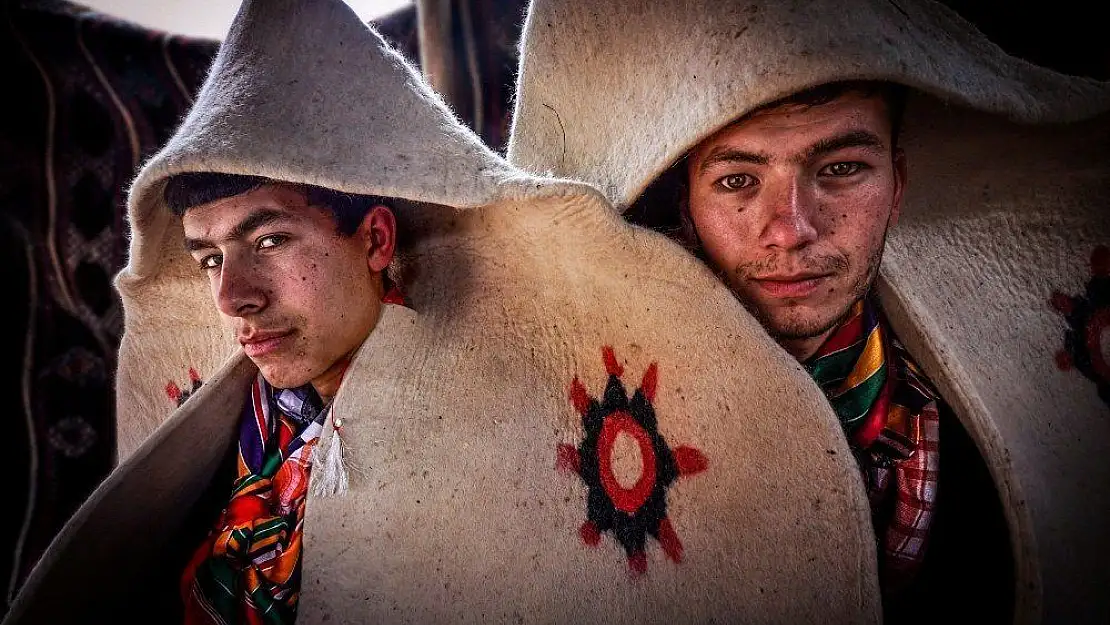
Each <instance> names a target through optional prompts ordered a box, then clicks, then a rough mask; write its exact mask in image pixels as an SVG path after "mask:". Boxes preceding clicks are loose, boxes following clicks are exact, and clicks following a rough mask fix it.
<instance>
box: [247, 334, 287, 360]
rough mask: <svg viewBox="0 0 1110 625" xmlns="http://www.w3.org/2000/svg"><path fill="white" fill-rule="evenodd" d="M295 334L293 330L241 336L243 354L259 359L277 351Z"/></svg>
mask: <svg viewBox="0 0 1110 625" xmlns="http://www.w3.org/2000/svg"><path fill="white" fill-rule="evenodd" d="M292 334H293V331H292V330H286V331H284V332H255V333H253V334H250V335H248V336H240V337H239V344H240V345H242V346H243V352H244V353H246V355H247V356H248V357H250V358H258V357H261V356H265V355H267V354H269V353H272V352H274V351H276V350H277V349H278V348H279V347H281V344H282V342H283V341H284V340H285V339H287V338H289V337H290V336H291V335H292Z"/></svg>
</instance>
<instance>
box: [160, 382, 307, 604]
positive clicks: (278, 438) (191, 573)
mask: <svg viewBox="0 0 1110 625" xmlns="http://www.w3.org/2000/svg"><path fill="white" fill-rule="evenodd" d="M326 414H327V411H326V410H324V409H322V407H321V404H320V398H319V396H318V395H317V394H316V392H315V391H314V390H313V389H312V387H311V386H304V387H301V388H298V389H274V388H273V387H271V386H270V385H269V384H267V383H266V381H265V380H264V379H263V378H262V375H261V374H259V375H258V376H257V378H256V379H255V381H254V384H253V385H252V386H251V393H250V397H249V398H248V400H247V402H246V405H245V406H244V409H243V416H242V419H241V421H240V427H239V454H238V477H237V478H236V480H235V483H234V485H233V488H232V494H231V501H230V503H229V504H228V506H227V508H225V509H224V511H223V512H222V513H221V514H220V518H219V519H218V520H217V522H216V526H215V528H214V529H213V531H212V532H211V533H210V534H209V536H208V538H207V539H206V540H205V542H204V543H203V544H201V546H200V548H199V549H197V551H196V552H195V554H194V556H193V559H192V561H191V562H190V563H189V565H188V566H187V567H186V569H185V573H184V575H183V576H182V580H181V592H182V599H183V601H184V603H185V623H186V625H225V624H231V623H250V624H251V625H255V624H262V623H266V624H272V625H278V624H288V623H292V622H293V620H294V619H295V618H296V614H297V599H298V597H299V594H300V593H299V591H300V581H301V580H300V571H301V539H302V536H303V527H304V510H305V499H306V494H307V492H308V475H309V471H310V469H311V467H312V451H313V449H314V448H315V446H316V441H317V440H319V437H320V431H321V428H322V426H323V422H324V418H325V416H326Z"/></svg>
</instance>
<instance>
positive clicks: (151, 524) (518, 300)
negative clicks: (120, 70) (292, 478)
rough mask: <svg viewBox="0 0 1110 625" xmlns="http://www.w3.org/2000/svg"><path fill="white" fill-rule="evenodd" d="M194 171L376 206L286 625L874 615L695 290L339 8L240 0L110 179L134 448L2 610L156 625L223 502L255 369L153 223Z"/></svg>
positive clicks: (816, 436)
mask: <svg viewBox="0 0 1110 625" xmlns="http://www.w3.org/2000/svg"><path fill="white" fill-rule="evenodd" d="M190 171H208V172H227V173H239V174H252V175H262V176H268V177H271V178H275V179H280V180H284V181H289V182H295V183H310V184H315V185H320V186H324V187H329V188H332V189H337V190H341V191H346V192H351V193H364V194H373V195H381V196H388V197H392V198H399V200H398V207H397V211H396V212H397V214H398V220H399V222H400V224H401V229H402V232H403V235H402V236H403V241H402V255H403V259H402V260H403V269H402V271H401V274H402V275H403V277H402V279H401V282H402V284H403V285H404V286H405V289H406V292H407V295H408V297H409V300H410V301H411V308H409V307H401V306H394V305H386V306H385V308H384V311H383V313H382V315H381V318H380V320H379V323H378V326H377V327H376V329H375V330H374V331H373V333H372V334H371V335H370V337H369V338H368V339H367V340H366V341H365V343H364V344H363V345H362V347H361V349H360V350H359V352H358V353H357V355H356V357H355V359H354V361H353V362H352V364H351V366H350V367H349V368H348V371H347V373H346V376H345V379H344V382H343V384H342V386H341V388H340V390H339V392H338V394H337V395H336V397H335V399H334V403H333V405H332V409H331V411H330V413H329V421H328V422H327V423H326V424H325V426H324V434H323V436H322V438H321V442H320V447H319V448H318V449H322V450H323V453H325V454H327V453H329V452H330V451H332V450H333V448H334V445H340V449H341V450H342V458H343V461H344V464H345V466H346V467H347V471H348V474H349V477H350V485H349V489H348V490H347V492H346V493H343V494H340V495H335V496H330V497H323V496H316V495H314V494H313V495H310V496H309V499H308V503H307V511H306V520H305V534H304V567H303V575H304V576H303V579H302V582H301V596H300V605H299V613H298V622H299V623H320V622H324V621H327V622H328V623H332V624H334V623H364V622H383V623H387V622H491V621H492V622H508V621H514V622H516V621H519V620H520V619H522V618H527V619H530V620H537V621H545V622H552V621H559V622H591V621H604V622H618V623H619V622H627V623H633V622H635V623H649V622H660V623H662V622H673V621H710V620H716V621H723V622H751V623H757V622H759V623H799V622H815V621H819V620H831V621H834V622H838V623H874V622H876V621H877V619H878V599H877V574H876V570H875V564H874V560H875V546H874V542H873V537H872V533H871V529H870V527H869V511H868V506H867V501H866V499H865V496H864V493H863V489H862V487H861V486H860V484H859V481H858V477H857V474H856V469H855V467H854V464H853V461H852V458H851V455H850V453H849V450H848V447H847V445H846V443H845V442H844V441H843V438H842V436H841V435H840V431H839V425H838V423H837V422H836V419H835V416H834V415H833V413H832V411H831V409H830V408H829V407H828V405H827V403H826V402H825V401H824V398H823V397H822V395H821V394H820V390H819V389H818V388H817V386H816V385H815V384H813V383H812V382H811V381H810V380H809V378H808V376H807V375H806V374H805V372H804V371H803V370H802V368H801V367H800V366H799V365H798V364H797V363H795V362H794V361H793V360H792V359H791V358H790V357H789V356H788V355H787V354H786V353H785V352H783V351H782V350H781V349H779V348H778V347H777V346H776V345H775V344H774V343H773V342H772V341H771V340H770V339H769V338H768V337H767V336H766V334H765V333H764V332H763V331H762V329H761V328H760V327H759V325H758V324H757V323H756V322H755V321H754V319H752V318H751V317H750V316H749V315H747V313H745V312H744V310H743V309H742V308H741V307H740V306H739V304H737V303H736V302H735V300H734V299H733V298H732V297H731V295H730V294H729V293H728V291H727V290H726V289H724V288H723V287H721V286H720V284H719V283H718V282H717V281H716V280H715V279H714V278H713V276H712V274H711V273H710V272H709V271H707V270H705V269H704V268H703V267H702V266H701V265H700V264H698V263H697V262H695V261H694V260H693V259H691V258H689V257H688V256H687V255H686V254H685V253H684V252H683V251H682V250H681V248H679V247H678V246H677V245H675V244H674V243H672V242H671V241H669V240H667V239H666V238H665V237H663V236H661V235H658V234H656V233H653V232H650V231H647V230H645V229H641V228H637V227H633V226H631V225H629V224H627V223H626V222H624V221H623V220H622V219H620V217H619V215H618V214H617V213H616V211H614V210H613V209H612V207H611V206H610V205H609V204H608V203H607V202H606V201H605V200H604V198H603V197H602V196H601V195H600V194H599V193H598V192H597V191H596V190H594V189H593V188H591V187H589V186H586V185H583V184H580V183H571V182H565V181H556V180H549V179H541V178H535V177H532V176H529V175H526V174H524V173H522V172H521V171H519V170H517V169H515V168H513V167H512V166H510V165H508V164H507V163H506V162H505V161H504V160H502V159H500V158H499V157H497V156H496V155H495V154H493V153H492V152H491V151H490V150H489V149H487V148H486V147H484V146H482V145H481V143H480V142H479V141H478V139H477V138H476V137H475V136H474V135H473V134H472V133H471V132H469V131H468V130H466V129H464V128H463V127H462V126H461V125H460V124H459V123H458V122H457V121H456V120H455V118H454V117H453V116H452V115H451V113H450V111H448V110H447V109H446V108H445V107H444V105H443V104H442V102H441V101H440V100H439V98H438V97H437V96H436V95H434V94H433V93H432V92H431V91H430V90H429V89H428V87H427V86H426V85H425V84H424V83H423V82H422V81H421V79H420V78H419V77H418V76H417V75H416V74H415V73H414V71H413V70H412V69H411V68H410V67H409V66H408V65H406V63H405V62H404V61H403V59H402V58H401V57H400V56H398V55H397V54H396V53H395V52H393V51H392V50H390V49H388V48H387V47H386V46H385V45H384V44H383V43H382V41H381V39H380V38H379V37H378V35H377V34H376V33H374V32H373V30H371V29H368V28H367V27H366V26H365V25H364V24H362V23H361V22H360V21H359V20H358V18H357V16H356V15H355V14H354V13H352V12H351V10H350V9H349V8H348V7H347V6H346V5H345V4H343V3H342V2H340V1H339V0H248V1H247V2H246V3H245V4H244V5H243V6H242V8H241V10H240V12H239V14H238V16H237V18H236V20H235V22H234V24H233V26H232V27H231V30H230V32H229V35H228V37H227V38H226V40H225V41H224V42H223V44H222V46H221V49H220V52H219V54H218V56H217V58H216V60H215V63H214V65H213V67H212V69H211V71H210V74H209V76H208V78H207V81H206V83H205V85H204V87H203V88H202V90H201V92H200V94H199V95H198V98H197V102H196V105H195V107H194V108H193V109H192V111H191V112H190V114H189V115H188V117H187V118H186V119H185V120H184V122H183V123H182V125H181V127H180V128H179V129H178V130H177V132H176V134H175V135H174V136H173V138H172V139H171V140H170V141H169V143H168V144H167V145H166V147H165V148H164V149H163V150H162V151H161V152H160V153H159V154H158V155H156V156H155V157H154V158H152V159H151V160H150V162H148V163H147V164H146V165H145V166H144V168H143V169H142V171H141V172H140V174H139V175H138V177H137V179H136V180H135V182H134V185H133V187H132V190H131V195H130V200H129V217H130V223H131V227H132V234H133V239H132V242H131V250H130V259H129V262H128V265H127V267H126V269H125V270H124V271H123V272H122V273H121V274H120V275H119V277H118V279H117V285H118V288H119V291H120V294H121V296H122V298H123V303H124V309H125V312H126V320H125V333H124V339H123V345H122V348H121V354H120V371H119V395H118V401H119V406H118V410H119V419H120V431H121V439H122V442H123V443H124V444H123V447H124V448H125V449H129V450H131V451H130V453H127V454H126V456H127V457H126V459H125V460H124V461H123V462H122V463H121V464H120V466H119V467H118V468H117V470H116V471H115V472H113V474H112V475H111V476H110V477H109V478H108V479H107V480H106V481H105V482H104V483H103V484H102V485H101V487H100V488H99V489H98V490H97V491H96V492H95V493H94V494H93V495H92V497H90V499H89V500H88V501H87V502H86V504H85V505H84V506H83V507H82V508H81V509H80V510H79V511H78V512H77V514H76V515H75V516H74V517H73V519H72V520H71V521H70V523H69V524H67V526H66V527H65V528H64V529H63V530H62V531H61V532H60V533H59V535H58V537H57V538H56V539H55V541H54V543H53V544H52V545H51V547H50V549H49V550H48V551H47V553H46V554H45V556H44V557H43V558H42V560H41V561H40V562H39V563H38V565H37V566H36V568H35V569H34V571H33V572H32V574H31V576H30V578H29V579H28V581H27V583H26V584H25V586H24V587H23V589H22V591H21V593H20V595H19V597H18V599H17V601H16V602H15V604H14V605H13V607H12V610H11V612H10V613H9V615H8V618H7V620H5V623H31V622H34V623H40V622H49V623H67V622H101V621H104V622H107V621H109V620H111V621H120V620H123V621H132V620H139V619H146V620H149V619H154V620H171V619H172V618H174V617H173V614H172V611H168V610H167V607H166V605H167V603H172V600H173V594H174V591H175V590H176V579H177V576H179V575H180V572H181V567H182V566H183V565H184V562H183V561H181V560H180V557H179V555H177V556H175V555H174V550H175V549H176V550H177V551H178V552H181V551H182V550H184V551H186V552H188V551H190V550H192V549H194V548H195V545H196V544H198V543H199V539H200V537H199V536H197V537H196V538H195V539H193V540H195V542H190V538H189V536H196V531H197V529H198V528H199V529H200V531H201V536H202V535H203V530H205V529H207V527H210V525H208V524H210V523H211V522H212V515H211V514H210V515H209V516H208V517H204V515H203V514H202V513H203V510H202V508H203V506H202V505H201V504H200V502H201V501H202V500H204V499H205V498H206V497H208V498H210V499H214V501H215V505H216V506H217V509H218V507H219V506H221V505H224V504H226V493H220V492H213V490H212V488H211V487H210V484H211V482H212V480H213V475H214V474H215V473H216V472H217V469H218V467H219V465H220V462H221V461H222V460H223V459H224V458H226V457H227V453H228V452H229V451H230V450H231V445H232V442H233V441H234V434H235V432H236V430H237V423H238V419H239V415H240V409H241V407H242V402H243V401H244V399H245V397H246V395H245V393H246V388H247V386H248V384H249V383H250V381H251V380H252V378H253V376H255V375H256V374H257V370H256V369H255V367H254V366H253V364H252V363H251V362H250V361H249V360H247V359H246V358H245V357H244V356H243V355H242V353H241V352H240V351H239V350H238V348H237V346H236V345H235V344H234V342H233V340H232V337H231V336H230V335H229V334H228V331H227V330H226V329H225V326H224V324H223V323H222V320H221V319H220V318H219V316H218V315H217V314H216V310H215V307H214V306H213V304H212V302H211V298H210V294H209V292H208V286H207V278H206V277H205V276H204V275H203V274H202V273H201V272H200V271H199V270H198V269H197V268H196V267H195V263H194V262H193V261H192V260H191V259H189V258H188V256H187V255H186V253H185V251H184V248H183V245H182V230H181V222H180V219H178V218H176V217H174V216H173V215H172V214H171V213H170V211H169V210H168V209H167V207H166V206H165V205H164V202H163V199H162V191H163V189H164V186H165V182H166V179H167V177H169V176H172V175H174V174H177V173H181V172H190ZM190 369H191V370H192V373H190ZM191 378H196V380H197V382H196V384H195V385H194V384H193V383H192V382H191V381H190V379H191ZM171 383H172V386H171ZM194 386H195V388H194ZM178 401H181V402H182V403H181V406H180V407H179V408H176V409H175V406H176V403H177V402H178ZM339 418H342V420H343V424H342V432H343V434H342V436H341V437H338V436H336V435H335V429H334V423H335V420H336V419H339ZM340 441H341V442H340ZM318 462H319V461H318ZM319 474H320V468H319V464H317V468H316V470H314V471H313V476H312V479H314V480H315V479H317V476H318V475H319ZM221 497H223V499H221ZM175 557H176V558H178V559H177V560H175ZM178 563H180V564H178ZM167 597H168V598H167ZM140 615H141V616H140Z"/></svg>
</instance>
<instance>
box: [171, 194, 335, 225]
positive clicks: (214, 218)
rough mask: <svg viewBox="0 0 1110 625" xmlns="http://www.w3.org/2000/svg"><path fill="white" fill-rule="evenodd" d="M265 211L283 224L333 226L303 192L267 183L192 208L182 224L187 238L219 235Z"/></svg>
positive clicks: (326, 216)
mask: <svg viewBox="0 0 1110 625" xmlns="http://www.w3.org/2000/svg"><path fill="white" fill-rule="evenodd" d="M263 211H264V212H266V213H269V214H271V215H272V216H273V217H272V218H278V219H281V220H283V221H300V222H305V223H310V224H311V223H313V222H320V223H321V225H330V220H329V219H328V215H327V214H326V213H325V212H324V211H322V210H320V209H319V208H317V207H315V206H312V205H310V204H309V203H308V201H307V200H306V198H305V196H304V193H303V192H301V190H300V189H298V188H296V187H294V186H292V185H285V184H266V185H262V186H261V187H258V188H257V189H253V190H251V191H248V192H247V193H241V194H239V195H234V196H231V197H226V198H221V199H218V200H214V201H212V202H208V203H206V204H200V205H197V206H194V207H191V208H189V209H188V210H186V211H185V214H184V215H183V216H182V225H183V226H184V228H185V234H186V235H187V236H215V235H219V234H225V233H227V232H229V231H231V230H233V229H235V228H236V227H237V226H239V225H240V224H241V223H242V222H243V221H244V220H245V219H247V218H249V217H251V216H252V215H256V214H258V213H260V212H263Z"/></svg>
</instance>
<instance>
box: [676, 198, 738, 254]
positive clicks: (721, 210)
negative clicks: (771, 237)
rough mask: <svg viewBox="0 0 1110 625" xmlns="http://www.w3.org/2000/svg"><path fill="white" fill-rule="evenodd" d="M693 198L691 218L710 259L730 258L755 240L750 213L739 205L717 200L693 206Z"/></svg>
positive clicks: (704, 200) (702, 201)
mask: <svg viewBox="0 0 1110 625" xmlns="http://www.w3.org/2000/svg"><path fill="white" fill-rule="evenodd" d="M694 201H695V200H694V198H691V206H690V217H691V219H692V220H693V222H694V226H695V228H696V229H697V232H698V237H699V238H700V239H701V242H702V244H703V246H704V247H705V249H706V251H707V252H709V254H710V255H711V256H714V257H731V256H735V255H736V252H737V251H738V250H739V249H741V248H743V246H744V244H745V242H747V241H748V240H750V239H751V238H752V235H751V232H752V229H753V225H752V224H751V223H749V221H750V220H749V216H750V211H743V210H741V208H742V207H741V206H739V205H737V204H736V202H734V201H733V202H730V201H727V200H723V199H720V198H717V197H712V198H708V199H702V200H699V201H698V202H697V204H696V205H695V204H694Z"/></svg>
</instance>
